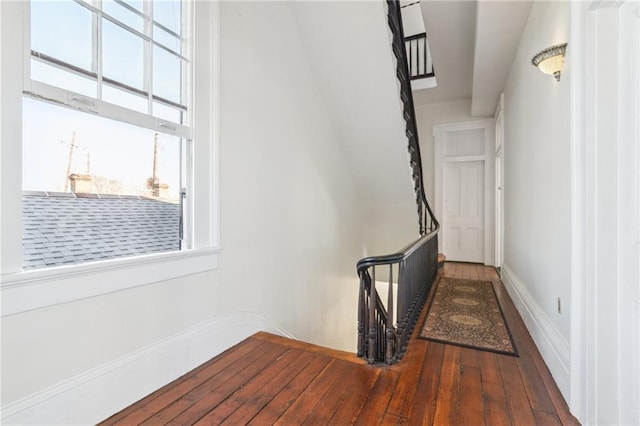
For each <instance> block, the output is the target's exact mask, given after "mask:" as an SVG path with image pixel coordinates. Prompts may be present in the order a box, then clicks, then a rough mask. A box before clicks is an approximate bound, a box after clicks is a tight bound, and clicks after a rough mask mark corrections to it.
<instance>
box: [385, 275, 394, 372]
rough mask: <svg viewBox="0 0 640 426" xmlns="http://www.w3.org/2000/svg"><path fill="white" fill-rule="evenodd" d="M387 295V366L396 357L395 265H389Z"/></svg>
mask: <svg viewBox="0 0 640 426" xmlns="http://www.w3.org/2000/svg"><path fill="white" fill-rule="evenodd" d="M387 293H388V295H387V327H386V328H387V336H386V338H387V353H386V356H385V361H386V362H387V364H391V363H393V359H394V357H395V348H394V346H395V345H394V339H395V336H394V332H393V264H391V265H389V291H388V292H387Z"/></svg>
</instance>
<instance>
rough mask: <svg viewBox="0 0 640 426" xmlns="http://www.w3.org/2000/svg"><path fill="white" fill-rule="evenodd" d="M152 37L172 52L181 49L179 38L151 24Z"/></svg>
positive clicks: (180, 51) (179, 51)
mask: <svg viewBox="0 0 640 426" xmlns="http://www.w3.org/2000/svg"><path fill="white" fill-rule="evenodd" d="M153 39H154V40H155V41H157V42H158V43H160V44H162V45H164V46H166V47H168V48H169V49H171V50H173V51H174V52H178V53H182V50H181V49H180V39H179V38H177V37H176V36H174V35H172V34H170V33H168V32H166V31H165V30H163V29H162V28H160V27H158V26H157V25H154V26H153Z"/></svg>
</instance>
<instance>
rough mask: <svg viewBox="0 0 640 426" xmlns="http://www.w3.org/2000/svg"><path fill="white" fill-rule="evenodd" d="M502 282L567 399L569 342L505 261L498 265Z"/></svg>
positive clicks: (567, 399) (568, 387)
mask: <svg viewBox="0 0 640 426" xmlns="http://www.w3.org/2000/svg"><path fill="white" fill-rule="evenodd" d="M501 275H502V282H503V283H504V285H505V287H506V289H507V292H508V293H509V296H511V300H513V303H514V304H515V305H516V308H517V309H518V312H520V316H521V317H522V320H523V321H524V323H525V325H526V326H527V329H528V330H529V334H531V337H532V338H533V341H534V342H535V344H536V346H537V347H538V350H539V351H540V354H541V355H542V358H543V359H544V361H545V363H546V364H547V367H549V370H550V371H551V375H552V376H553V378H554V379H555V381H556V384H557V385H558V388H559V389H560V392H562V395H563V396H564V398H565V400H566V401H569V389H570V372H569V371H570V370H569V360H570V355H571V351H570V347H569V342H568V341H567V340H566V339H565V338H564V337H563V336H562V335H561V334H560V332H559V331H558V330H557V329H556V328H555V326H554V325H553V323H552V322H551V321H550V320H549V318H548V317H547V315H546V314H545V312H544V311H543V310H542V308H540V306H539V305H538V303H537V302H536V301H535V299H534V298H533V296H531V293H529V291H528V290H527V287H526V286H525V285H524V284H523V283H522V281H520V280H519V279H518V277H517V276H516V275H515V274H514V273H513V271H512V270H511V269H510V268H509V266H507V265H506V264H503V265H502V269H501Z"/></svg>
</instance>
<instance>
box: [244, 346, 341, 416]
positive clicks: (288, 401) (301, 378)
mask: <svg viewBox="0 0 640 426" xmlns="http://www.w3.org/2000/svg"><path fill="white" fill-rule="evenodd" d="M333 364H334V363H333V360H332V359H331V358H328V357H324V356H319V355H317V356H316V358H314V359H313V361H311V362H310V363H309V364H308V365H307V366H306V367H305V368H304V369H303V370H302V371H301V372H300V373H299V374H298V375H297V376H296V377H294V378H293V380H291V382H289V384H287V386H285V387H284V389H283V390H282V391H281V392H279V393H278V395H276V396H275V397H274V398H273V399H272V400H271V401H270V402H269V403H267V404H266V405H265V406H264V407H263V408H262V409H261V410H260V411H259V412H258V414H257V415H255V416H254V417H253V418H252V419H251V421H250V422H249V424H250V425H271V424H274V423H275V422H276V420H278V419H279V418H280V417H281V416H282V413H284V412H285V411H286V410H287V409H288V408H289V407H291V405H292V404H293V403H294V402H295V401H296V400H297V399H298V398H299V397H300V396H301V395H302V394H304V393H306V392H307V388H308V387H309V385H310V384H311V383H313V381H314V380H315V379H316V378H317V377H318V375H320V374H321V373H322V371H324V370H326V369H328V368H330V366H332V365H333Z"/></svg>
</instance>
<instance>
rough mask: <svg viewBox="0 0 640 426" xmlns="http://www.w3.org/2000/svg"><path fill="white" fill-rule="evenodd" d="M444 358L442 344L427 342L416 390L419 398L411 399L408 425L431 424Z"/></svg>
mask: <svg viewBox="0 0 640 426" xmlns="http://www.w3.org/2000/svg"><path fill="white" fill-rule="evenodd" d="M443 357H444V344H443V343H436V342H429V346H428V348H427V356H426V357H425V359H424V362H423V364H422V374H421V375H420V380H419V382H418V386H417V388H416V394H417V395H419V397H417V398H414V399H413V404H412V406H411V411H410V412H409V419H410V423H411V424H414V425H420V424H422V425H431V424H433V420H434V416H435V412H436V403H437V398H438V389H439V387H440V375H441V373H442V361H443Z"/></svg>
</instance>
